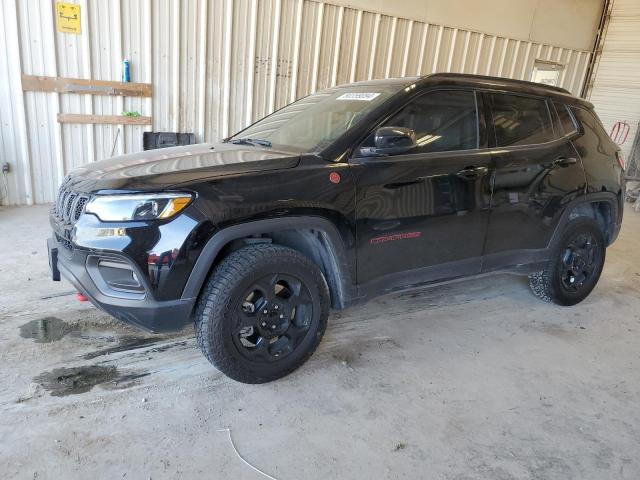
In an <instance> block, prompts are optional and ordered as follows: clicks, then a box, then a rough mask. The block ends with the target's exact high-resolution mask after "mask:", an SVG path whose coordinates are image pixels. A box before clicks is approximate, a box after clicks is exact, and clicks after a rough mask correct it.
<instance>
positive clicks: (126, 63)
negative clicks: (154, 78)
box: [122, 58, 131, 82]
mask: <svg viewBox="0 0 640 480" xmlns="http://www.w3.org/2000/svg"><path fill="white" fill-rule="evenodd" d="M122 81H123V82H130V81H131V75H130V74H129V60H127V59H126V58H125V60H124V61H123V62H122Z"/></svg>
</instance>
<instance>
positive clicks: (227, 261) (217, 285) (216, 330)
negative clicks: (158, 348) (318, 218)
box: [194, 244, 329, 383]
mask: <svg viewBox="0 0 640 480" xmlns="http://www.w3.org/2000/svg"><path fill="white" fill-rule="evenodd" d="M276 257H277V258H279V259H286V260H287V261H290V262H295V263H298V264H299V265H301V266H302V267H304V268H305V269H307V270H309V271H311V272H313V274H314V277H315V278H316V279H317V283H318V284H317V287H318V290H319V292H320V300H321V305H320V325H319V328H318V331H317V333H316V338H315V339H314V343H313V345H312V346H311V347H310V348H309V349H308V351H307V352H306V354H305V355H304V356H303V357H302V358H301V359H300V360H299V361H298V362H296V363H294V364H293V365H291V366H290V367H289V368H287V369H286V370H285V371H281V372H279V373H278V374H277V375H271V376H256V375H255V374H253V373H250V372H247V371H246V370H245V369H243V368H241V367H240V366H239V365H238V363H237V362H236V361H235V359H234V358H233V357H232V356H231V355H229V354H228V353H227V352H226V351H225V347H226V346H225V339H224V338H221V335H220V331H221V330H222V322H224V321H225V320H226V318H227V316H228V314H229V313H230V310H231V309H232V308H233V306H234V305H233V302H234V297H233V296H232V294H231V292H232V291H233V289H234V287H235V286H236V283H237V281H238V279H240V278H242V277H243V276H244V275H246V274H247V272H250V271H251V270H252V269H253V268H254V266H255V265H256V264H259V263H261V262H264V261H271V260H273V258H276ZM328 315H329V287H328V285H327V282H326V280H325V278H324V275H323V274H322V272H321V271H320V269H319V268H318V266H317V265H316V264H315V263H314V262H312V261H311V260H310V259H308V258H307V257H306V256H304V255H303V254H301V253H300V252H298V251H297V250H293V249H291V248H288V247H283V246H280V245H273V244H258V245H249V246H246V247H243V248H240V249H239V250H236V251H235V252H232V253H231V254H229V255H228V256H227V257H225V258H224V259H223V260H222V261H221V262H220V263H219V264H218V265H217V266H216V267H215V268H214V270H213V272H212V274H211V276H210V278H209V279H208V280H207V282H206V284H205V286H204V288H203V290H202V292H201V293H200V297H199V299H198V304H197V307H196V312H195V316H194V329H195V333H196V341H197V343H198V346H199V347H200V349H201V350H202V353H203V354H204V356H205V357H206V358H207V360H208V361H209V362H210V363H211V364H213V365H214V366H215V367H216V368H218V369H219V370H220V371H222V372H223V373H224V374H225V375H227V376H229V377H230V378H232V379H234V380H237V381H239V382H243V383H264V382H268V381H271V380H275V379H277V378H281V377H284V376H286V375H288V374H289V373H291V372H293V371H294V370H295V369H297V368H298V367H299V366H301V365H302V364H303V363H305V362H306V361H307V360H308V358H309V357H310V356H311V355H312V354H313V352H314V351H315V349H316V347H317V346H318V344H319V343H320V340H321V339H322V336H323V334H324V330H325V328H326V324H327V317H328Z"/></svg>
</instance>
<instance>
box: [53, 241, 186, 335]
mask: <svg viewBox="0 0 640 480" xmlns="http://www.w3.org/2000/svg"><path fill="white" fill-rule="evenodd" d="M47 247H48V250H49V266H50V268H51V272H52V277H53V279H54V280H59V278H60V277H59V275H60V274H61V275H62V276H63V277H65V278H66V279H67V280H69V281H70V282H71V283H72V284H73V286H74V287H75V288H76V289H77V290H78V291H79V292H80V293H82V294H83V295H84V296H86V297H87V298H88V299H89V300H90V301H91V303H93V304H94V305H95V306H96V307H98V308H100V309H101V310H103V311H105V312H107V313H108V314H110V315H112V316H114V317H115V318H117V319H118V320H121V321H123V322H125V323H128V324H130V325H134V326H136V327H139V328H142V329H144V330H147V331H150V332H168V331H176V330H180V329H181V328H183V327H184V326H185V325H187V324H188V323H189V321H190V319H191V313H192V311H193V307H194V305H195V302H196V299H195V298H187V299H184V298H181V299H178V300H168V301H157V300H155V299H153V298H152V296H151V293H150V292H149V290H148V288H145V291H144V292H143V293H141V294H138V295H135V296H132V295H128V298H127V295H125V294H121V295H117V294H114V293H105V291H104V288H102V289H101V288H99V287H98V286H97V285H96V282H95V281H94V278H95V276H94V277H93V278H92V276H91V274H90V272H89V268H88V265H89V264H90V263H91V262H90V260H91V259H92V258H95V257H100V258H105V259H107V260H114V261H120V262H127V263H129V264H130V265H131V267H132V268H135V266H133V265H132V264H131V262H129V261H128V260H127V259H126V258H125V257H124V256H121V255H118V254H115V253H106V254H105V253H102V252H97V251H96V252H92V251H91V250H84V249H78V248H69V247H68V246H65V245H63V244H62V243H61V242H59V241H57V240H56V239H55V238H49V239H48V240H47ZM56 277H57V278H56ZM140 277H142V275H140Z"/></svg>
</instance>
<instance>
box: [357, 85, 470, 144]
mask: <svg viewBox="0 0 640 480" xmlns="http://www.w3.org/2000/svg"><path fill="white" fill-rule="evenodd" d="M382 126H384V127H405V128H410V129H412V130H413V131H414V132H415V133H416V143H417V147H416V148H415V149H413V150H411V151H409V152H407V154H416V153H432V152H449V151H453V150H469V149H474V148H478V115H477V111H476V99H475V94H474V93H473V92H471V91H459V90H456V91H445V90H439V91H434V92H428V93H425V94H424V95H422V96H421V97H418V98H417V99H415V100H413V101H412V102H411V103H409V104H408V105H406V106H405V107H404V108H403V109H402V110H400V111H399V112H398V113H397V114H395V115H394V116H393V117H392V118H391V119H389V120H388V121H386V122H385V123H384V125H382ZM373 142H374V134H372V135H370V136H369V138H367V140H366V141H365V142H364V144H363V146H364V147H372V146H373Z"/></svg>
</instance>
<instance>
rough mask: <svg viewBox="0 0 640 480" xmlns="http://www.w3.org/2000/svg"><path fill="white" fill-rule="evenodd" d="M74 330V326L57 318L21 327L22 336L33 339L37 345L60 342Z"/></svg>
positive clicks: (38, 320) (31, 322)
mask: <svg viewBox="0 0 640 480" xmlns="http://www.w3.org/2000/svg"><path fill="white" fill-rule="evenodd" d="M72 330H74V327H73V326H72V325H69V324H68V323H66V322H64V321H63V320H60V319H59V318H56V317H44V318H39V319H37V320H31V321H30V322H27V323H25V324H24V325H22V326H21V327H20V336H21V337H23V338H32V339H33V341H34V342H36V343H50V342H56V341H58V340H60V339H61V338H62V337H64V336H65V335H67V334H68V333H69V332H71V331H72Z"/></svg>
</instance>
